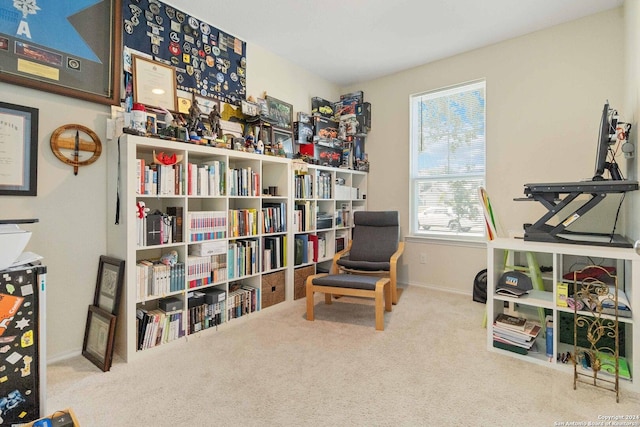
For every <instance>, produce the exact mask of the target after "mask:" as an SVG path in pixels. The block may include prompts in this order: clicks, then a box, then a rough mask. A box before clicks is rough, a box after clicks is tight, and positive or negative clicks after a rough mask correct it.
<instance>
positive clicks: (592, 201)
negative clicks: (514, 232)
mask: <svg viewBox="0 0 640 427" xmlns="http://www.w3.org/2000/svg"><path fill="white" fill-rule="evenodd" d="M637 189H638V182H637V181H627V180H618V181H615V180H613V181H606V180H603V181H579V182H556V183H533V184H525V185H524V194H525V195H526V196H527V197H526V198H521V199H516V200H535V201H538V202H540V203H542V204H543V205H544V207H546V208H547V210H548V212H547V213H546V214H545V215H543V216H542V217H541V218H540V219H539V220H538V221H536V222H535V223H533V224H525V227H524V228H525V233H524V240H531V241H536V242H552V243H574V244H586V245H599V246H614V247H622V248H631V247H633V244H632V243H631V242H629V241H628V240H627V239H626V238H625V237H623V236H621V235H619V234H614V232H613V230H612V232H611V233H595V232H594V233H583V232H574V231H570V230H567V229H566V228H567V227H568V226H569V225H571V224H572V223H574V222H575V221H577V220H578V219H580V218H582V217H583V216H584V214H585V213H587V212H588V211H590V210H591V209H592V208H593V207H595V206H596V205H597V204H598V203H600V202H601V201H602V200H604V198H605V197H606V196H607V194H610V193H626V192H628V191H635V190H637ZM583 194H586V195H589V198H587V199H584V200H578V201H577V202H582V204H580V205H579V206H578V207H577V208H576V209H574V210H572V211H571V213H570V214H569V215H567V216H566V217H565V218H564V219H562V220H561V222H560V223H559V224H557V225H551V224H548V221H549V220H551V218H553V217H554V216H556V215H558V214H559V213H560V212H561V211H562V210H563V209H565V208H566V207H567V206H568V205H569V204H570V203H571V202H573V201H575V200H576V199H577V198H578V197H579V196H581V195H583Z"/></svg>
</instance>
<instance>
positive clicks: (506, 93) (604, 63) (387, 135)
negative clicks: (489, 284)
mask: <svg viewBox="0 0 640 427" xmlns="http://www.w3.org/2000/svg"><path fill="white" fill-rule="evenodd" d="M623 26H624V20H623V9H622V8H618V9H614V10H611V11H608V12H604V13H600V14H597V15H593V16H589V17H586V18H583V19H580V20H578V21H574V22H570V23H567V24H563V25H559V26H556V27H553V28H551V29H547V30H544V31H540V32H536V33H532V34H529V35H526V36H522V37H518V38H515V39H512V40H508V41H505V42H502V43H498V44H495V45H492V46H489V47H485V48H482V49H477V50H474V51H471V52H468V53H464V54H461V55H458V56H455V57H452V58H448V59H445V60H442V61H438V62H435V63H431V64H427V65H424V66H420V67H416V68H413V69H410V70H406V71H403V72H400V73H397V74H394V75H391V76H387V77H384V78H380V79H377V80H373V81H369V82H366V83H364V84H358V85H354V86H352V87H347V88H344V91H345V92H349V91H351V90H357V89H361V90H363V91H364V95H365V99H366V100H367V101H370V102H371V103H372V110H373V112H372V126H373V129H372V132H371V134H370V136H369V137H368V138H367V142H366V147H365V151H367V152H368V154H369V159H370V161H371V174H370V180H369V196H368V198H369V207H370V209H386V208H392V209H399V210H400V212H401V219H402V228H403V231H404V233H405V234H406V233H408V230H409V177H408V174H407V169H408V167H409V95H410V94H413V93H418V92H423V91H428V90H432V89H437V88H441V87H445V86H449V85H454V84H458V83H461V82H465V81H471V80H476V79H481V78H484V79H486V100H487V190H488V192H489V194H490V196H491V199H492V203H493V205H494V207H495V210H496V212H497V216H498V217H499V219H500V221H501V223H502V224H503V228H504V229H505V230H521V229H522V224H523V223H525V222H533V221H535V220H537V219H538V218H539V217H540V216H541V215H542V214H543V213H545V212H546V209H544V208H543V207H542V206H541V205H539V204H537V203H535V202H514V201H513V198H515V197H523V189H524V187H523V184H525V183H528V182H559V181H577V180H580V179H583V178H589V177H591V176H592V175H593V165H594V162H595V147H596V141H597V135H598V124H599V120H600V114H601V112H602V106H603V104H604V101H605V100H606V99H609V100H610V102H611V103H612V105H613V106H615V107H616V108H618V109H619V110H622V108H623V101H624V92H623V74H624V72H623V71H624V30H623ZM621 113H624V112H623V111H621ZM421 253H424V254H426V255H427V260H428V262H427V263H426V264H420V263H419V254H421ZM485 266H486V250H485V249H484V248H477V247H475V248H474V247H461V246H460V245H459V244H456V245H453V244H444V243H442V242H439V243H437V242H433V241H428V240H416V239H413V240H410V241H409V242H408V244H407V245H406V250H405V255H404V257H403V260H402V269H401V281H403V282H408V283H413V284H424V285H430V286H436V287H443V288H447V289H449V290H455V291H460V292H465V293H470V292H471V289H472V282H473V278H474V276H475V274H476V273H477V272H478V271H479V270H480V269H482V268H484V267H485Z"/></svg>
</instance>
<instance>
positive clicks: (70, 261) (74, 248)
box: [0, 45, 340, 362]
mask: <svg viewBox="0 0 640 427" xmlns="http://www.w3.org/2000/svg"><path fill="white" fill-rule="evenodd" d="M247 51H248V54H247V59H248V60H247V63H248V64H247V65H248V67H247V85H248V87H247V89H248V93H249V94H253V95H254V96H260V95H261V94H262V92H263V91H265V90H266V91H267V92H268V93H269V94H270V95H272V96H274V97H276V98H278V99H281V100H283V101H285V102H289V103H291V104H293V106H294V111H299V110H302V111H305V112H309V111H310V109H311V97H312V96H321V97H323V98H326V99H337V98H338V96H339V93H340V92H339V90H338V87H337V86H335V85H333V84H331V83H328V82H327V81H325V80H323V79H320V78H319V77H317V76H314V75H313V74H311V73H309V72H308V71H304V70H302V69H300V68H299V67H297V66H295V65H293V64H291V63H290V62H287V61H285V60H283V59H282V58H279V57H277V56H275V55H273V54H271V53H269V52H268V51H266V50H264V49H262V48H261V47H259V46H256V45H248V46H247ZM0 94H1V95H0V100H2V101H3V102H9V103H13V104H19V105H25V106H29V107H35V108H38V109H39V110H40V111H39V115H40V123H39V149H38V196H37V197H15V196H2V197H0V208H1V209H0V218H2V219H14V218H32V217H34V218H39V219H40V222H39V223H37V224H33V225H26V226H24V227H23V228H25V229H29V230H31V231H33V237H32V238H31V241H30V243H29V245H28V246H27V249H26V250H29V251H32V252H36V253H38V254H40V255H42V256H44V263H45V264H46V265H47V267H48V277H47V278H48V284H47V358H48V360H49V362H51V361H53V360H56V359H58V358H63V357H66V356H68V355H72V354H77V353H78V352H80V351H81V349H82V340H83V337H84V328H85V322H86V316H87V306H88V305H89V304H91V303H92V302H93V292H94V289H95V282H96V275H97V268H98V258H99V256H100V255H102V254H107V252H106V250H107V249H106V226H107V221H113V220H114V218H107V214H106V211H107V205H106V203H107V201H106V199H107V194H106V191H107V190H106V188H107V181H106V180H107V169H106V168H107V162H106V156H101V157H100V159H98V161H96V163H94V164H93V165H90V166H87V167H81V168H80V171H79V173H78V175H77V176H74V175H73V168H71V167H70V166H67V165H65V164H64V163H62V162H61V161H59V160H58V159H57V158H56V157H55V156H54V155H53V153H52V152H51V149H50V146H49V138H50V136H51V133H52V132H53V131H54V130H55V129H56V128H57V127H58V126H61V125H64V124H70V123H78V124H82V125H85V126H87V127H89V128H90V129H93V130H94V131H95V132H96V133H97V134H98V136H99V137H100V138H101V140H102V143H103V144H114V143H115V142H113V141H107V140H106V134H105V128H106V118H107V116H108V115H109V114H110V108H109V107H108V106H104V105H98V104H92V103H88V102H84V101H79V100H76V99H73V98H66V97H62V96H57V95H51V94H48V93H45V92H39V91H35V90H31V89H27V88H23V87H19V86H13V85H9V84H5V83H0ZM104 151H106V145H105V146H104V149H103V152H104Z"/></svg>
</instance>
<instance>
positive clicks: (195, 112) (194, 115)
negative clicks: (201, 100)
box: [187, 99, 202, 131]
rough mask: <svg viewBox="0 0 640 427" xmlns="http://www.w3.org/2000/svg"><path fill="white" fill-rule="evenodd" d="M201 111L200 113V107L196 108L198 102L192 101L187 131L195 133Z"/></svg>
mask: <svg viewBox="0 0 640 427" xmlns="http://www.w3.org/2000/svg"><path fill="white" fill-rule="evenodd" d="M201 114H202V111H200V107H199V106H198V101H197V100H195V99H194V100H193V103H192V104H191V107H189V120H188V126H187V128H188V129H189V131H195V130H197V129H198V127H199V126H198V125H199V124H200V115H201Z"/></svg>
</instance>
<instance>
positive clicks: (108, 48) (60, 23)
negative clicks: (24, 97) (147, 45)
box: [0, 0, 122, 105]
mask: <svg viewBox="0 0 640 427" xmlns="http://www.w3.org/2000/svg"><path fill="white" fill-rule="evenodd" d="M64 3H65V4H64V5H61V6H54V7H52V8H44V7H43V8H37V10H34V11H33V13H32V15H35V16H33V17H31V21H33V20H36V19H39V20H40V21H42V22H47V25H46V26H42V25H41V26H38V25H36V24H32V25H31V27H30V28H29V30H30V31H29V32H28V34H29V36H30V37H28V38H27V37H26V36H24V35H22V34H25V32H26V27H25V26H29V24H30V23H32V22H30V19H29V17H26V18H25V19H22V20H17V19H16V20H13V19H7V20H5V21H4V22H3V21H0V81H5V82H7V83H12V84H16V85H20V86H26V87H29V88H33V89H38V90H42V91H46V92H51V93H56V94H59V95H64V96H70V97H73V98H79V99H83V100H86V101H91V102H96V103H101V104H110V105H118V104H119V103H120V74H121V71H122V62H121V57H122V53H121V52H122V18H121V16H122V1H121V0H102V1H98V2H96V3H95V4H94V5H92V6H90V7H86V8H85V7H83V6H82V5H83V3H78V4H76V3H75V2H73V3H72V2H64ZM65 7H66V10H68V11H69V12H68V14H67V13H61V11H63V10H65V9H64V8H65ZM74 8H75V9H74ZM15 12H16V14H18V13H19V12H18V11H17V10H15ZM53 35H55V36H53Z"/></svg>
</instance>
